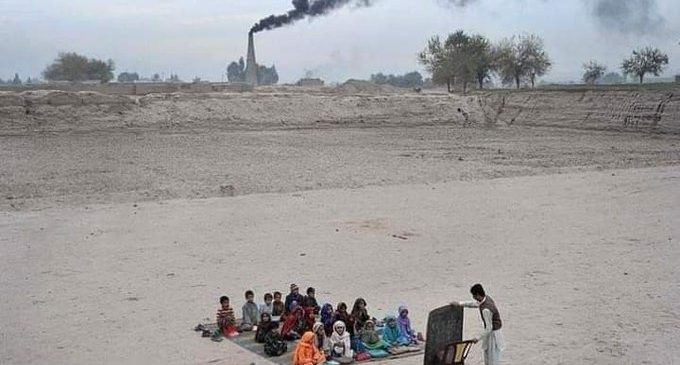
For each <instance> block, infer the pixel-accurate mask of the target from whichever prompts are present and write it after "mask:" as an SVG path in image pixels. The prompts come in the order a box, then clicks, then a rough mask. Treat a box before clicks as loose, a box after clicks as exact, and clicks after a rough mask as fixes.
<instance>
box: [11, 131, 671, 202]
mask: <svg viewBox="0 0 680 365" xmlns="http://www.w3.org/2000/svg"><path fill="white" fill-rule="evenodd" d="M0 146H2V148H0V161H1V162H0V164H1V165H2V168H1V169H0V210H5V211H15V210H25V209H36V208H44V207H58V206H80V205H86V204H93V203H116V202H130V203H134V202H139V201H149V200H163V199H176V198H206V197H219V196H233V195H244V194H252V193H268V192H294V191H304V190H312V189H329V188H345V187H349V188H357V187H363V186H371V185H379V186H384V185H396V184H427V183H434V182H444V181H458V180H476V179H488V178H498V177H507V176H522V175H536V174H547V173H548V174H552V173H566V172H573V171H584V170H602V169H611V168H636V167H649V166H659V165H674V164H679V163H680V137H679V136H677V135H665V134H641V133H619V132H611V131H584V130H578V129H565V128H546V127H526V126H513V127H496V128H464V127H461V126H460V125H442V126H411V127H392V128H323V129H309V130H263V131H232V132H224V131H211V130H201V131H200V132H175V133H162V132H159V131H150V132H144V133H134V132H122V131H118V132H111V131H106V132H104V131H98V132H87V133H56V134H48V135H42V134H38V135H27V136H0Z"/></svg>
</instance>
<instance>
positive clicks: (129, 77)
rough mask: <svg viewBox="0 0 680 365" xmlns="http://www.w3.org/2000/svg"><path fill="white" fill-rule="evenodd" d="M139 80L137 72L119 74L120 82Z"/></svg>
mask: <svg viewBox="0 0 680 365" xmlns="http://www.w3.org/2000/svg"><path fill="white" fill-rule="evenodd" d="M135 81H139V75H138V74H137V73H136V72H121V73H119V74H118V82H135Z"/></svg>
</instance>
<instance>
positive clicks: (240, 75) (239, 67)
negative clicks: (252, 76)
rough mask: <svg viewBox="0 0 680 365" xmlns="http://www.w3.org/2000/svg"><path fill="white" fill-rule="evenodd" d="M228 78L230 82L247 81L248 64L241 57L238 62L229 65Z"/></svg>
mask: <svg viewBox="0 0 680 365" xmlns="http://www.w3.org/2000/svg"><path fill="white" fill-rule="evenodd" d="M227 80H229V82H245V81H246V64H245V62H243V57H241V58H240V59H239V60H238V62H232V63H230V64H229V66H227Z"/></svg>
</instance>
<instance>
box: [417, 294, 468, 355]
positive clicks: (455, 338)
mask: <svg viewBox="0 0 680 365" xmlns="http://www.w3.org/2000/svg"><path fill="white" fill-rule="evenodd" d="M463 318H464V316H463V307H461V306H458V305H454V304H450V305H447V306H444V307H440V308H437V309H435V310H433V311H431V312H430V314H429V315H428V316H427V334H426V336H427V337H426V339H425V358H424V360H423V361H424V362H423V364H424V365H434V363H435V360H436V356H437V351H438V350H439V349H441V348H442V347H443V346H445V345H448V344H450V343H453V342H459V341H462V340H463ZM445 328H451V331H445Z"/></svg>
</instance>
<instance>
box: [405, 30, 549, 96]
mask: <svg viewBox="0 0 680 365" xmlns="http://www.w3.org/2000/svg"><path fill="white" fill-rule="evenodd" d="M418 61H419V62H420V63H421V64H422V65H424V66H425V68H426V70H427V71H428V72H429V73H431V74H432V81H433V83H435V84H437V85H447V88H448V90H449V91H452V86H453V85H455V84H460V85H462V87H463V92H466V91H467V88H468V85H469V84H470V83H476V84H477V86H478V87H479V88H480V89H482V88H484V84H485V83H487V82H488V81H490V80H491V77H492V75H494V74H495V75H498V76H499V77H500V79H501V81H502V82H503V83H504V84H511V83H512V84H515V86H516V87H517V88H519V87H520V85H521V83H522V82H530V83H531V86H532V87H534V85H535V83H536V78H537V77H540V76H543V75H544V74H545V73H546V72H548V70H549V69H550V67H551V66H552V63H551V61H550V58H549V57H548V54H547V53H546V52H545V49H544V45H543V40H542V39H541V38H540V37H539V36H537V35H534V34H527V35H519V36H512V37H510V38H505V39H503V40H501V41H500V42H498V43H496V44H493V43H492V42H491V41H490V40H489V39H488V38H486V37H485V36H483V35H481V34H468V33H466V32H465V31H463V30H458V31H456V32H454V33H452V34H449V35H448V36H447V37H446V39H444V40H442V39H441V38H440V37H439V36H434V37H432V38H431V39H430V40H429V41H428V43H427V46H426V47H425V49H424V50H423V51H422V52H420V53H419V54H418Z"/></svg>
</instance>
